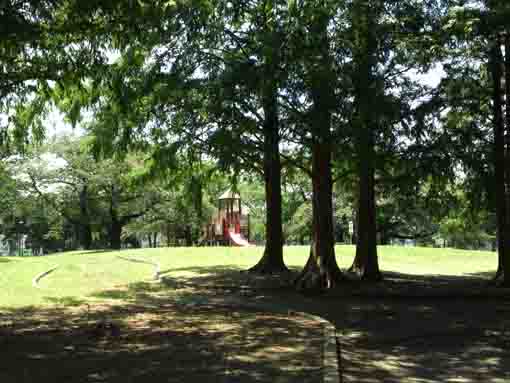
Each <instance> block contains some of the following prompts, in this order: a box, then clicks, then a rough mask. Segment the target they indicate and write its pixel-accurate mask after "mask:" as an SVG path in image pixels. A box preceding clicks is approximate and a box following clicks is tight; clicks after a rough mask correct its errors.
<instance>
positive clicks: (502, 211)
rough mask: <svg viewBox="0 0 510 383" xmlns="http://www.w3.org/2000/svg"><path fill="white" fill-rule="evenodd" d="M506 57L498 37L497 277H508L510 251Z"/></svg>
mask: <svg viewBox="0 0 510 383" xmlns="http://www.w3.org/2000/svg"><path fill="white" fill-rule="evenodd" d="M502 63H503V56H502V53H501V46H500V43H499V39H498V38H496V39H495V41H494V42H493V44H492V47H491V51H490V69H491V77H492V82H493V89H492V91H493V94H492V103H493V121H494V160H495V163H494V175H495V191H496V222H497V238H498V271H497V273H496V278H497V279H499V278H501V279H503V278H505V279H506V278H508V276H507V275H505V274H506V273H505V271H506V268H507V266H506V263H508V262H507V259H508V251H509V244H508V240H509V236H508V233H507V231H508V222H507V214H508V204H507V199H506V188H505V184H506V182H505V181H506V179H505V178H506V177H505V173H506V172H505V157H506V156H505V126H504V120H503V99H502V93H501V91H502V76H503V73H502V70H501V65H502Z"/></svg>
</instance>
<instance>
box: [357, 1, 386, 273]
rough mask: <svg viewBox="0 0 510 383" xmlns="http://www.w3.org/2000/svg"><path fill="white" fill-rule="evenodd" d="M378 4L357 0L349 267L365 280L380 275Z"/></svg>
mask: <svg viewBox="0 0 510 383" xmlns="http://www.w3.org/2000/svg"><path fill="white" fill-rule="evenodd" d="M376 7H377V4H375V5H374V6H373V7H372V6H371V5H370V4H368V3H364V2H361V1H360V2H358V3H357V4H356V7H355V12H354V18H353V24H356V25H355V28H356V29H357V32H358V36H359V37H358V39H357V44H358V46H357V51H356V53H355V57H354V62H355V65H356V66H357V72H358V74H357V76H356V80H355V85H354V86H355V101H354V102H355V106H356V116H355V124H356V125H357V126H356V132H357V137H356V152H357V157H358V158H357V160H358V182H359V184H358V227H357V243H356V256H355V258H354V262H353V264H352V266H351V268H350V269H349V271H351V272H354V273H356V274H357V275H358V276H359V277H360V278H361V279H362V280H368V281H378V280H380V279H381V273H380V271H379V262H378V258H377V230H376V207H375V206H376V205H375V179H374V173H375V150H374V145H375V142H374V139H375V137H374V132H373V129H374V128H376V127H377V126H378V122H377V121H378V116H377V114H376V113H377V107H376V99H377V94H378V93H379V92H378V89H377V85H376V84H377V81H376V78H375V75H374V71H375V67H376V65H377V55H376V52H377V36H376V35H375V33H377V32H376V28H375V27H376V21H375V20H376V18H377V12H378V10H377V8H376Z"/></svg>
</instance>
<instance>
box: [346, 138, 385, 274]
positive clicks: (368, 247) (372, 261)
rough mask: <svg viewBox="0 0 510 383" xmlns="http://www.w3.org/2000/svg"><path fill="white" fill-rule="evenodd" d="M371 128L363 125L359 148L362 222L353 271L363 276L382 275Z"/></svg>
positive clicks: (359, 200)
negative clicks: (378, 251) (379, 260)
mask: <svg viewBox="0 0 510 383" xmlns="http://www.w3.org/2000/svg"><path fill="white" fill-rule="evenodd" d="M370 133H371V132H370V131H369V130H368V129H362V132H361V134H362V136H364V137H362V139H361V145H360V146H361V147H360V149H359V170H358V171H359V189H358V196H359V197H358V225H357V240H358V241H357V243H356V256H355V258H354V262H353V264H352V266H351V267H350V269H349V271H350V272H353V273H355V274H357V275H358V276H359V277H360V278H361V279H362V280H368V281H378V280H380V279H381V278H382V276H381V272H380V270H379V262H378V257H377V229H376V216H375V214H376V211H375V179H374V165H373V163H374V148H373V142H372V139H371V138H370Z"/></svg>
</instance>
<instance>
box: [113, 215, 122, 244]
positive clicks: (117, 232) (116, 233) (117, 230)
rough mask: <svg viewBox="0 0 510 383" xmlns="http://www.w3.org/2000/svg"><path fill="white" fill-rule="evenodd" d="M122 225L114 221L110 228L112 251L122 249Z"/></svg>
mask: <svg viewBox="0 0 510 383" xmlns="http://www.w3.org/2000/svg"><path fill="white" fill-rule="evenodd" d="M121 234H122V225H121V224H120V222H119V221H112V224H111V227H110V248H111V249H112V250H120V248H121V243H122V241H121Z"/></svg>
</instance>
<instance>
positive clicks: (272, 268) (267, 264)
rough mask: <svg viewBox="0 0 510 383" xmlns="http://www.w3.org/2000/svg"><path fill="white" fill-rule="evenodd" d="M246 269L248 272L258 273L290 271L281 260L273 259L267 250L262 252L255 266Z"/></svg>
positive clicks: (267, 273) (269, 273)
mask: <svg viewBox="0 0 510 383" xmlns="http://www.w3.org/2000/svg"><path fill="white" fill-rule="evenodd" d="M246 271H247V272H248V273H250V274H259V275H275V274H284V273H290V270H289V268H288V267H287V266H286V265H285V263H284V262H283V260H274V259H273V258H272V257H271V256H270V255H269V253H267V252H264V255H263V256H262V258H261V259H260V261H259V262H258V263H257V264H256V265H255V266H253V267H251V268H249V269H248V270H246Z"/></svg>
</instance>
